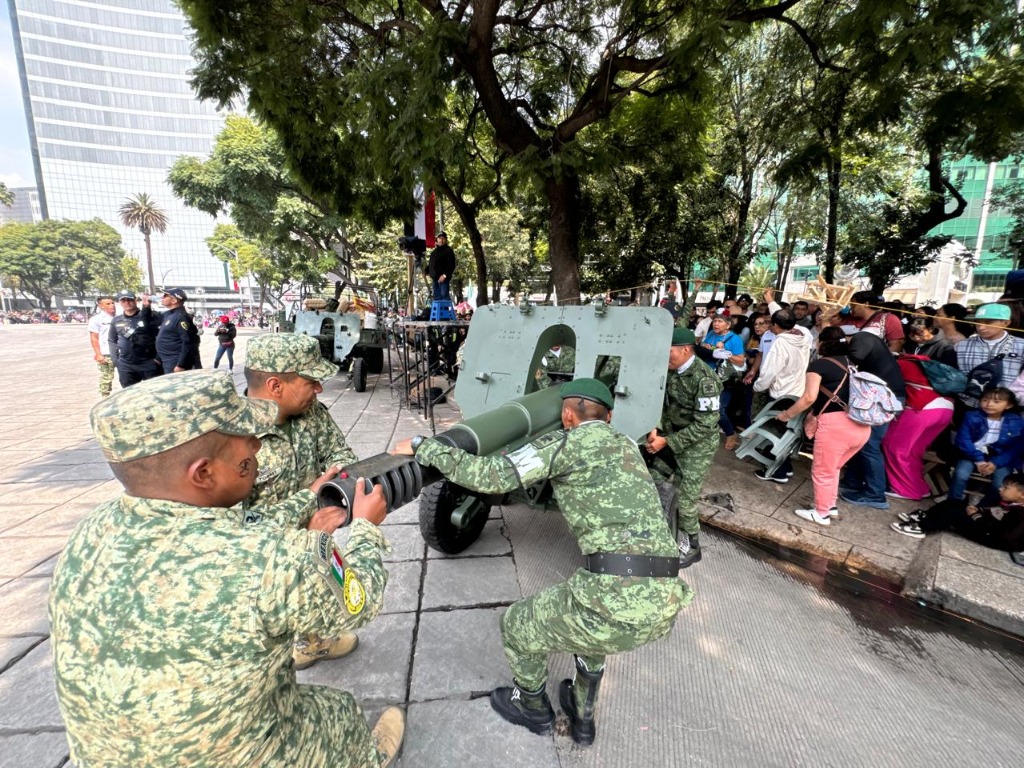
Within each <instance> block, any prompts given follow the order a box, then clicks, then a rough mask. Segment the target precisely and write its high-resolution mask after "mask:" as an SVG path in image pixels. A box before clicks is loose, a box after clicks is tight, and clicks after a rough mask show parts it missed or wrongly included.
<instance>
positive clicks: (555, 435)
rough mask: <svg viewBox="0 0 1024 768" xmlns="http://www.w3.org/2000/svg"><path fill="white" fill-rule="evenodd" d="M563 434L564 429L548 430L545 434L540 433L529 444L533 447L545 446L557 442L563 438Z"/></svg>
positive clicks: (564, 432) (564, 433)
mask: <svg viewBox="0 0 1024 768" xmlns="http://www.w3.org/2000/svg"><path fill="white" fill-rule="evenodd" d="M565 435H566V431H565V430H564V429H556V430H555V431H554V432H548V433H547V434H546V435H541V436H540V437H538V438H537V439H536V440H534V441H533V442H532V443H530V445H532V446H533V447H534V448H547V447H548V446H549V445H552V444H554V443H557V442H559V441H560V440H564V439H565ZM520 450H522V449H520Z"/></svg>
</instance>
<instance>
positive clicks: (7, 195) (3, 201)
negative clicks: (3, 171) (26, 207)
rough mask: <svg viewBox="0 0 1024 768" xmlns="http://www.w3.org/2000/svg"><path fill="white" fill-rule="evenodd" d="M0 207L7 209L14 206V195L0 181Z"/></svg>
mask: <svg viewBox="0 0 1024 768" xmlns="http://www.w3.org/2000/svg"><path fill="white" fill-rule="evenodd" d="M0 205H6V206H7V207H8V208H10V207H11V206H12V205H14V193H13V192H12V191H11V190H9V189H8V188H7V185H6V184H4V183H3V182H2V181H0Z"/></svg>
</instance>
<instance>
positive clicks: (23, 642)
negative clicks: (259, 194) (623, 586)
mask: <svg viewBox="0 0 1024 768" xmlns="http://www.w3.org/2000/svg"><path fill="white" fill-rule="evenodd" d="M254 333H256V331H255V330H254V329H241V331H240V335H239V348H238V350H237V353H236V359H237V363H236V380H238V382H239V383H240V384H241V379H242V377H241V368H242V365H241V363H242V360H244V350H245V342H246V341H247V339H249V338H251V337H252V335H253V334H254ZM213 352H214V341H213V339H212V335H211V334H209V333H208V334H206V335H205V336H204V337H203V359H204V361H205V362H206V363H207V365H209V364H211V363H212V359H213ZM96 378H97V377H96V373H95V364H94V363H93V362H92V355H91V352H90V350H89V345H88V337H87V332H86V329H85V326H0V388H2V390H0V391H2V392H3V399H2V403H3V405H2V407H0V616H2V621H0V768H58V767H60V766H69V765H71V763H70V762H69V760H68V748H67V744H66V740H65V737H64V726H63V723H62V720H61V717H60V714H59V711H58V708H57V703H56V697H55V694H54V685H53V677H52V668H51V660H50V644H49V639H48V638H49V628H48V621H47V616H46V600H47V589H48V585H49V577H50V575H51V574H52V571H53V566H54V563H55V561H56V559H57V557H58V555H59V553H60V550H61V548H62V547H63V545H64V542H65V541H66V539H67V537H68V535H69V534H70V532H71V530H72V529H73V528H74V526H75V525H76V524H77V523H78V522H79V521H80V520H81V519H82V518H83V517H84V516H85V515H86V514H87V513H88V511H89V510H90V509H91V508H92V507H94V506H95V505H96V504H98V503H100V502H102V501H106V500H109V499H111V498H114V497H116V495H117V494H118V493H119V492H120V486H119V484H118V483H117V482H116V481H114V480H113V479H112V476H111V473H110V471H109V469H108V468H107V465H106V463H105V462H104V461H103V459H102V456H101V454H100V452H99V450H98V448H97V447H96V444H95V442H94V441H93V439H92V437H91V434H90V431H89V426H88V411H89V408H90V407H91V405H92V404H93V403H94V402H95V401H96V398H97V395H96ZM321 399H322V401H323V402H324V403H325V404H326V405H327V406H328V407H329V408H330V411H331V413H332V415H333V416H334V418H335V419H336V420H337V421H338V423H339V424H340V426H341V427H342V429H343V430H344V432H345V433H346V436H347V439H348V441H349V443H350V445H351V446H352V448H353V449H354V450H355V451H356V453H357V454H358V455H360V456H361V457H367V456H370V455H373V454H375V453H379V452H382V451H385V450H387V449H388V448H389V447H390V446H391V445H393V444H394V443H395V442H396V441H397V440H398V439H401V438H403V437H408V436H411V435H413V434H417V433H423V432H426V431H428V428H427V426H426V425H425V424H424V422H423V421H422V419H421V418H420V417H419V415H418V414H417V413H416V412H410V411H408V410H405V409H402V408H400V407H399V405H400V399H401V398H400V396H399V393H398V392H396V391H395V390H394V389H392V388H391V387H390V386H389V384H388V379H387V375H386V374H385V375H383V376H381V377H372V376H371V377H370V382H369V385H368V387H367V391H366V392H363V393H357V392H355V391H354V390H353V389H352V388H351V387H350V386H349V381H348V379H347V377H346V376H344V375H342V376H339V377H337V378H335V379H334V380H332V381H331V382H329V383H328V385H327V387H326V390H325V392H324V393H323V395H322V397H321ZM441 415H442V417H445V418H449V419H450V418H453V417H454V416H455V414H454V412H453V411H451V410H447V411H446V412H444V413H442V414H441ZM804 464H805V463H804ZM716 467H719V469H718V470H716V472H715V473H713V478H712V479H711V480H709V483H710V485H709V486H706V488H705V492H706V494H705V495H706V497H707V498H706V503H707V505H706V507H705V508H704V514H705V517H706V518H712V520H711V521H712V522H713V523H716V522H717V523H719V524H721V527H722V528H730V529H731V530H733V531H734V533H735V534H739V536H738V537H737V536H735V535H727V534H724V533H720V532H716V531H714V530H712V529H708V530H707V531H706V533H705V534H704V540H705V546H706V554H705V557H704V561H703V562H702V563H700V564H699V565H697V566H695V567H694V568H691V569H689V570H688V571H686V572H685V575H686V578H687V580H688V581H689V582H690V583H691V584H692V585H693V586H694V588H695V589H696V591H697V598H696V600H695V601H694V603H693V605H692V606H691V607H690V608H688V609H687V610H686V611H684V612H683V613H682V614H680V618H679V621H678V622H677V625H676V627H675V629H674V630H673V631H672V633H671V634H670V635H669V636H668V637H666V638H664V639H663V640H661V641H658V642H656V643H654V644H652V645H650V646H648V647H645V648H643V649H640V650H639V651H636V652H633V653H630V654H624V655H620V656H616V657H612V658H611V659H610V661H609V666H608V673H607V675H606V677H605V685H604V686H603V688H602V697H601V703H600V707H599V715H598V736H597V743H596V744H595V745H594V746H593V747H590V748H586V749H583V748H579V747H577V746H576V745H574V744H573V742H572V740H571V739H570V738H569V737H568V736H567V735H566V724H565V722H564V718H562V717H561V716H560V718H559V723H558V727H557V728H556V733H555V734H554V735H553V736H546V737H539V736H534V735H532V734H530V733H529V732H527V731H526V730H525V729H522V728H515V727H513V726H510V725H508V724H507V723H505V722H504V721H502V720H501V719H499V718H498V717H497V715H495V714H494V713H493V712H492V711H491V709H490V706H489V704H488V701H487V698H486V695H487V693H488V692H489V691H490V690H491V689H492V688H493V687H495V686H496V685H500V684H507V682H508V670H507V667H506V665H505V661H504V657H503V654H502V651H501V644H500V638H499V631H498V619H499V617H500V615H501V613H502V612H503V610H504V609H505V608H506V607H507V606H508V605H509V604H510V603H512V602H513V601H515V600H517V599H518V598H519V597H520V596H522V595H528V594H532V593H534V592H536V591H537V590H539V589H541V588H542V587H544V586H546V585H548V584H551V583H554V582H556V581H559V580H562V579H564V578H566V577H567V576H568V575H569V574H571V573H572V571H573V570H574V569H575V568H576V567H578V565H579V564H580V556H579V552H578V549H577V547H576V544H575V541H574V540H573V539H572V537H571V535H570V534H569V533H568V531H567V529H566V527H565V525H564V523H563V522H562V519H561V517H560V516H559V515H557V514H553V513H540V512H537V511H533V510H530V509H528V508H526V507H522V506H505V507H496V508H494V509H493V510H492V519H491V520H490V521H489V522H488V524H487V527H486V529H485V532H484V534H483V536H482V537H481V539H480V541H478V542H477V543H476V544H475V545H474V546H472V547H470V549H469V550H468V551H467V552H465V553H463V554H462V555H460V556H454V557H449V556H444V555H441V554H439V553H437V552H434V551H432V550H429V549H428V548H427V547H426V546H425V544H424V542H423V540H422V538H421V537H420V533H419V527H418V505H417V504H416V503H415V502H414V503H413V504H410V505H408V506H406V507H404V508H402V509H400V510H397V511H396V512H394V513H393V514H392V515H390V516H389V517H388V519H387V521H386V522H385V524H384V526H383V529H384V532H385V535H386V537H387V539H388V540H389V542H390V544H391V551H390V553H389V554H388V555H387V561H388V570H389V573H390V579H389V583H388V588H387V592H386V596H385V603H384V610H383V612H382V614H381V615H380V616H379V617H378V618H377V619H376V620H375V621H374V622H372V623H371V624H370V625H369V626H367V627H366V628H364V629H362V630H360V632H359V634H360V638H361V644H360V647H359V650H358V651H357V652H356V653H355V654H353V655H352V656H351V657H349V658H347V659H344V660H340V661H335V662H326V663H321V664H318V665H316V666H314V667H312V668H310V669H308V670H306V671H303V672H300V673H299V679H300V680H301V681H303V682H310V683H318V684H324V685H331V686H337V687H341V688H345V689H347V690H350V691H352V692H353V693H354V694H355V696H356V698H357V699H358V700H359V701H361V702H362V704H363V706H364V708H365V711H366V715H367V717H368V719H370V720H371V722H372V721H373V720H375V718H376V716H377V715H378V714H379V712H380V711H381V710H382V709H383V708H384V707H385V706H388V705H391V704H398V705H400V706H403V707H404V708H405V709H406V712H407V714H408V731H407V737H406V744H405V748H404V751H403V754H402V757H401V758H400V760H399V761H398V762H397V765H398V766H401V768H412V767H414V766H415V768H442V767H445V768H447V767H451V766H460V767H463V766H465V767H467V768H474V767H477V766H478V767H480V768H490V767H491V766H494V767H495V768H497V767H498V766H501V768H547V767H548V766H551V767H552V768H555V767H558V768H632V767H634V766H655V767H659V768H660V767H661V766H802V765H807V766H810V765H831V766H851V767H852V766H858V767H859V766H900V767H901V768H903V767H904V766H933V765H979V766H980V765H984V766H1016V765H1020V763H1021V755H1024V727H1022V719H1024V718H1022V715H1021V706H1020V702H1021V700H1022V693H1024V682H1022V681H1024V656H1022V655H1021V653H1020V647H1019V645H1016V644H1015V643H1014V642H1013V641H1012V640H1006V639H1004V641H1003V642H1000V643H996V642H993V637H994V635H989V634H987V633H984V632H980V631H977V630H973V629H972V627H971V626H970V625H969V624H966V623H963V622H960V623H959V624H955V625H954V626H952V627H947V626H944V625H940V624H937V623H935V622H933V621H930V620H928V619H926V618H921V617H918V616H915V615H910V614H908V613H906V612H905V611H903V610H902V609H901V608H900V606H899V604H898V603H899V601H898V600H897V601H895V603H896V604H895V605H889V604H886V603H884V602H880V601H877V600H873V599H864V598H858V597H853V596H849V595H847V594H845V593H844V592H842V591H839V590H837V589H835V588H834V587H833V586H831V585H830V584H828V583H826V581H827V579H826V578H825V569H817V571H815V570H805V569H804V568H801V567H797V566H795V565H793V564H792V563H790V562H787V561H782V560H777V559H775V558H774V557H771V556H769V555H766V554H765V553H763V552H762V551H761V550H760V549H758V548H755V547H753V546H750V545H749V544H747V543H746V542H745V541H744V539H743V537H745V536H747V537H749V538H751V539H762V540H764V539H771V538H772V536H775V540H776V541H777V542H784V541H785V542H790V543H788V544H787V543H782V544H780V546H785V547H789V548H793V549H801V547H800V546H798V545H797V544H794V543H792V542H799V541H800V540H801V539H803V540H807V539H808V537H809V536H810V535H811V532H806V531H804V529H802V528H800V527H799V526H796V525H794V521H793V520H789V519H787V518H786V517H785V516H784V514H783V512H784V510H785V508H786V505H790V506H792V502H793V501H795V500H796V499H797V498H798V497H799V496H800V495H801V494H806V493H807V488H806V487H804V486H803V482H804V480H803V479H801V478H799V477H798V480H797V481H796V482H794V483H793V484H792V485H790V486H781V487H780V486H773V485H770V484H764V483H757V481H754V480H753V479H752V478H751V476H750V475H749V471H750V470H751V467H749V466H747V465H740V464H739V462H736V461H735V459H733V458H731V457H728V458H724V457H723V461H722V463H721V464H720V465H717V464H716ZM803 473H804V475H806V466H804V468H803ZM798 475H799V473H798ZM766 485H767V486H768V487H767V488H765V487H764V486H766ZM754 515H760V517H761V518H763V520H766V521H769V522H763V521H761V520H760V518H759V519H757V520H755V518H754V517H753V516H754ZM718 517H721V520H717V521H716V520H715V519H714V518H718ZM870 519H872V518H868V517H865V518H863V519H861V520H860V521H858V522H855V521H854V520H853V519H850V516H847V519H846V522H845V525H848V526H849V527H848V529H847V530H848V533H847V534H843V530H844V529H843V528H842V526H841V525H837V526H834V528H835V529H836V530H834V531H830V532H829V537H828V538H831V539H832V543H829V542H824V543H822V542H820V541H818V540H817V539H815V540H814V543H815V544H816V545H820V546H821V548H822V550H823V551H826V550H828V548H831V549H832V550H836V551H837V552H838V551H840V550H841V555H842V557H840V556H839V555H838V554H837V555H836V557H834V558H831V559H829V558H828V557H826V556H825V555H823V554H822V553H821V552H818V551H817V550H815V548H814V547H813V546H812V547H804V548H803V550H802V551H804V552H805V553H807V554H808V557H810V556H812V555H813V556H814V557H817V558H819V559H820V558H824V559H825V560H827V561H828V562H829V563H831V564H833V565H842V564H845V567H848V568H852V567H853V566H854V561H852V560H850V558H851V556H853V555H855V554H856V553H855V552H854V549H855V548H857V547H860V548H861V550H866V551H868V552H869V553H871V554H870V555H869V556H866V557H862V558H861V560H862V561H863V562H865V563H870V562H880V563H883V564H884V563H885V562H887V561H883V560H881V559H880V557H879V556H885V557H889V558H890V560H891V561H893V562H895V561H898V562H899V565H894V566H893V567H894V568H897V567H898V568H902V569H903V572H904V573H906V572H907V571H909V570H910V569H911V567H912V565H913V564H914V562H915V559H916V557H917V554H918V553H917V551H916V549H914V548H913V547H914V546H916V542H909V540H908V542H909V543H908V542H904V541H900V542H898V543H897V542H896V541H893V542H892V546H893V547H897V546H899V547H905V548H904V549H900V550H899V551H896V550H893V551H892V552H885V551H878V550H877V549H870V547H868V546H865V544H864V542H863V541H862V542H861V543H859V544H858V543H855V542H853V541H852V539H853V538H855V536H854V531H855V530H860V529H862V528H863V527H864V526H865V525H867V523H866V522H865V521H867V520H870ZM744 520H746V521H747V522H744ZM750 521H754V522H750ZM754 523H756V525H755V524H754ZM730 524H731V525H730ZM758 526H760V527H758ZM773 527H774V528H778V529H782V532H779V531H775V533H772V531H771V530H769V529H771V528H773ZM758 531H761V532H762V533H763V534H764V535H761V534H759V533H758ZM815 535H818V536H820V534H815ZM843 535H846V536H847V537H848V538H849V539H850V540H846V541H844V540H843V539H842V538H841V537H842V536H843ZM865 535H866V534H865ZM339 536H341V537H343V536H344V532H341V533H340V534H339ZM784 537H789V538H785V539H784ZM894 538H895V539H900V538H902V537H894ZM936 540H938V539H936ZM835 542H838V543H835ZM940 545H941V541H940ZM872 546H874V547H876V548H877V547H882V546H883V544H874V545H872ZM884 546H890V545H889V544H888V543H886V544H884ZM933 546H934V545H933ZM943 546H947V547H949V546H952V545H951V544H949V543H948V540H947V543H946V544H945V545H943ZM844 547H845V549H844ZM907 547H909V548H907ZM999 554H1002V553H999ZM945 556H946V557H950V555H949V553H948V552H947V554H946V555H945ZM960 557H961V561H962V562H963V563H966V564H969V565H970V566H971V567H972V568H978V567H982V566H978V565H977V564H975V563H972V562H969V561H968V557H975V555H973V554H971V553H969V552H968V554H966V555H965V554H964V550H963V548H961V552H960ZM1004 557H1005V555H1004ZM857 562H860V561H857ZM936 562H938V561H936ZM890 564H891V563H890ZM864 567H865V570H864V573H865V574H871V573H874V572H876V571H879V569H878V567H876V566H872V567H871V568H868V567H867V566H864ZM965 567H966V566H965ZM999 568H1001V566H1000V565H999V564H998V563H997V562H996V561H995V560H994V559H993V561H992V566H991V569H990V570H991V571H992V572H993V573H996V574H999V573H1001V571H1000V570H999ZM1021 570H1024V569H1021ZM879 572H881V571H879ZM1007 573H1008V575H1006V576H1005V577H1006V578H1008V579H1009V578H1015V576H1014V574H1013V573H1011V572H1009V571H1007ZM1015 609H1019V606H1016V607H1015ZM570 666H571V658H570V657H569V656H567V655H564V654H563V655H558V656H555V657H553V659H552V661H551V665H550V671H551V682H552V683H555V684H557V681H558V680H559V679H561V678H562V677H564V676H566V675H567V674H568V673H569V671H570ZM553 688H554V687H553V686H552V690H553Z"/></svg>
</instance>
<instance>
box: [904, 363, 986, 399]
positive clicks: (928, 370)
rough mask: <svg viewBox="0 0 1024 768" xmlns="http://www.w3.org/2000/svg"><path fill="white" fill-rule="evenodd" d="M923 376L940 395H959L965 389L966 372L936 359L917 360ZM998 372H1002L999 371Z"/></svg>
mask: <svg viewBox="0 0 1024 768" xmlns="http://www.w3.org/2000/svg"><path fill="white" fill-rule="evenodd" d="M917 362H918V363H919V364H920V366H921V370H922V371H924V375H925V378H926V379H928V383H929V384H931V387H932V389H934V390H935V391H936V392H937V393H938V394H940V395H959V394H960V393H961V392H963V391H965V390H966V389H967V374H965V373H964V372H963V371H961V370H960V369H959V368H954V367H953V366H951V365H946V364H945V363H940V362H939V361H938V360H918V361H917ZM1000 373H1002V372H1001V371H1000Z"/></svg>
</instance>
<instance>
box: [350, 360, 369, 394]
mask: <svg viewBox="0 0 1024 768" xmlns="http://www.w3.org/2000/svg"><path fill="white" fill-rule="evenodd" d="M352 386H353V387H355V390H356V392H365V391H366V361H365V360H363V358H361V357H353V358H352Z"/></svg>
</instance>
